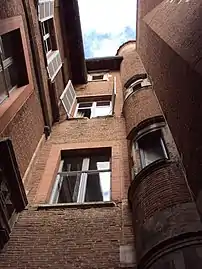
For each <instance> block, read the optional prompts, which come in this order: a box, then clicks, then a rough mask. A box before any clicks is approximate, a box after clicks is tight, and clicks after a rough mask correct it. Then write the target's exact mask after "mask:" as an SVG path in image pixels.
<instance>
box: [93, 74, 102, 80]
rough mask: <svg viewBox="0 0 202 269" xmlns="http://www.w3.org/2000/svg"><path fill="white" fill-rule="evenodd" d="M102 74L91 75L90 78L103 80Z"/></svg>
mask: <svg viewBox="0 0 202 269" xmlns="http://www.w3.org/2000/svg"><path fill="white" fill-rule="evenodd" d="M103 78H104V75H92V80H103Z"/></svg>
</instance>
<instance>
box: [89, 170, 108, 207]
mask: <svg viewBox="0 0 202 269" xmlns="http://www.w3.org/2000/svg"><path fill="white" fill-rule="evenodd" d="M110 177H111V173H110V172H101V173H96V174H89V175H88V178H87V186H86V194H85V202H98V201H110Z"/></svg>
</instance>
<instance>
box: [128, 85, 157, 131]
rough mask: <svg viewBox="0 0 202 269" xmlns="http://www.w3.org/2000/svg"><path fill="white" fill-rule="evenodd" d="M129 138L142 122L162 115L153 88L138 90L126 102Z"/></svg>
mask: <svg viewBox="0 0 202 269" xmlns="http://www.w3.org/2000/svg"><path fill="white" fill-rule="evenodd" d="M123 111H124V116H125V119H126V130H127V131H126V133H127V136H128V135H129V134H130V133H131V131H132V130H133V129H134V128H135V127H137V125H138V124H139V123H141V122H142V121H144V120H146V119H149V118H152V117H155V116H160V115H162V112H161V109H160V107H159V105H158V101H157V99H156V96H155V95H154V93H153V90H152V89H151V88H148V89H144V88H143V89H142V90H137V91H136V92H134V93H133V94H131V95H130V96H129V97H128V98H127V99H126V100H125V102H124V108H123Z"/></svg>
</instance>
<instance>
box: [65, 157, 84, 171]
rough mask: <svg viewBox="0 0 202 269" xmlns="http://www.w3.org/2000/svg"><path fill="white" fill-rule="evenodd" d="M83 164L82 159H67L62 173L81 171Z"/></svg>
mask: <svg viewBox="0 0 202 269" xmlns="http://www.w3.org/2000/svg"><path fill="white" fill-rule="evenodd" d="M82 164H83V158H82V157H73V158H65V159H64V165H63V169H62V171H66V172H68V171H81V170H82Z"/></svg>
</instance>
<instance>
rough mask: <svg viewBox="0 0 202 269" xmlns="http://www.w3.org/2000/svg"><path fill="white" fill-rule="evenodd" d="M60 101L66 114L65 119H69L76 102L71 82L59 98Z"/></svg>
mask: <svg viewBox="0 0 202 269" xmlns="http://www.w3.org/2000/svg"><path fill="white" fill-rule="evenodd" d="M70 96H71V98H70ZM60 100H61V102H62V104H63V107H64V109H65V111H66V113H67V117H70V116H71V111H72V108H73V105H74V104H75V102H76V92H75V90H74V87H73V85H72V82H71V80H69V81H68V83H67V85H66V87H65V89H64V91H63V93H62V94H61V96H60ZM66 102H67V103H68V104H69V109H68V107H67V106H66Z"/></svg>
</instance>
